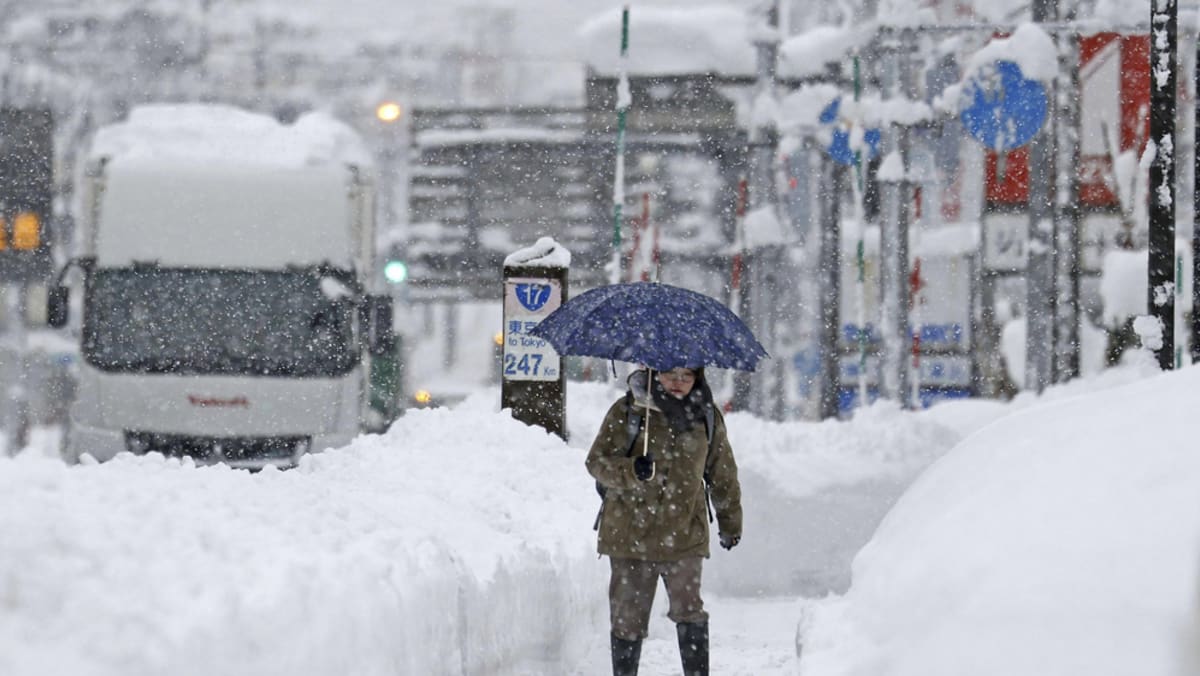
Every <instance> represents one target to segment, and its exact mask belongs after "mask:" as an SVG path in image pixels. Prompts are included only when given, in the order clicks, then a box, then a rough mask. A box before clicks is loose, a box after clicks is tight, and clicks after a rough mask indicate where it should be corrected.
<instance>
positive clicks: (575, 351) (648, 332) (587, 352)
mask: <svg viewBox="0 0 1200 676" xmlns="http://www.w3.org/2000/svg"><path fill="white" fill-rule="evenodd" d="M530 333H531V334H532V335H533V336H536V337H538V338H544V339H545V340H547V341H549V343H550V344H551V345H553V346H554V349H555V350H556V351H558V353H559V354H562V355H574V356H580V357H601V358H603V359H613V360H617V361H625V362H633V363H637V364H645V365H646V366H649V367H650V368H652V369H654V370H656V371H670V370H671V369H673V368H677V367H686V368H699V367H702V366H716V367H718V368H731V369H739V370H742V371H753V370H754V369H755V367H756V366H757V365H758V361H759V360H760V359H762V358H763V357H766V356H767V351H766V350H764V349H763V347H762V345H760V344H759V343H758V341H757V340H755V338H754V334H753V333H751V332H750V329H749V328H747V327H746V324H745V323H743V322H742V320H741V319H739V318H738V316H737V315H735V314H733V313H732V312H730V311H729V309H728V308H726V307H725V306H724V305H722V304H720V303H719V302H717V301H716V300H714V299H712V298H709V297H708V296H705V295H703V294H699V293H696V292H695V291H689V290H687V289H681V288H679V287H677V286H671V285H669V284H659V283H656V282H633V283H629V284H613V285H610V286H602V287H599V288H596V289H592V290H590V291H587V292H585V293H582V294H580V295H578V296H576V297H574V298H572V299H570V300H569V301H567V302H566V303H563V304H562V306H560V307H559V308H558V309H557V310H555V311H554V312H552V313H550V315H549V316H548V317H546V318H545V319H543V320H542V321H541V323H539V324H538V325H537V326H536V327H534V329H533V330H532V331H531V332H530Z"/></svg>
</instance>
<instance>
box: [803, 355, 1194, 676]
mask: <svg viewBox="0 0 1200 676" xmlns="http://www.w3.org/2000/svg"><path fill="white" fill-rule="evenodd" d="M1198 406H1200V369H1187V370H1184V371H1180V372H1175V373H1170V374H1165V375H1160V376H1156V377H1154V378H1151V379H1147V380H1141V381H1138V382H1135V383H1132V384H1129V385H1126V386H1123V387H1118V388H1113V389H1109V390H1107V391H1101V392H1095V393H1091V394H1086V395H1084V396H1078V397H1073V398H1067V399H1063V400H1060V401H1056V402H1053V403H1049V404H1043V405H1039V406H1036V407H1031V408H1029V409H1028V410H1025V411H1023V412H1019V413H1016V414H1012V415H1010V416H1009V417H1007V418H1005V419H1002V420H1000V421H998V422H996V423H995V424H993V425H991V426H989V427H987V428H985V429H984V430H981V431H980V432H978V433H976V434H975V435H973V436H971V437H969V438H968V439H967V440H966V441H965V442H964V443H963V444H961V445H960V446H958V447H957V448H956V449H955V450H954V451H952V452H951V453H950V454H948V455H947V456H946V457H944V458H943V459H941V460H940V461H938V462H937V463H935V464H934V465H933V466H932V467H931V468H930V469H929V470H928V471H927V472H926V473H925V474H924V475H922V476H921V477H920V478H919V479H918V480H917V481H916V482H915V483H914V484H913V486H912V487H911V488H910V489H909V491H908V492H907V493H906V494H905V495H904V497H903V498H902V499H901V501H900V503H899V504H898V505H897V506H896V508H895V509H894V510H892V512H891V513H889V514H888V516H887V518H886V519H885V520H884V522H883V524H882V525H881V526H880V528H879V530H878V532H877V533H876V535H875V537H874V538H873V539H872V540H871V542H870V543H869V544H868V545H867V546H866V547H865V548H864V549H863V550H862V552H861V553H860V554H859V555H858V557H857V558H856V559H855V562H854V583H853V586H852V587H851V589H850V591H849V593H848V594H847V595H846V596H845V597H842V598H840V599H836V600H833V601H829V602H824V603H821V604H818V605H816V606H815V607H813V608H812V609H811V610H812V613H811V615H810V616H809V617H808V618H807V619H806V621H805V622H804V624H803V625H802V629H803V636H802V642H803V653H802V657H801V664H800V669H801V671H802V673H804V674H805V675H806V676H829V675H834V674H836V675H839V676H851V675H858V674H863V675H865V674H892V675H897V676H899V675H907V674H920V675H921V676H939V675H945V676H959V675H961V674H972V676H989V675H991V674H995V675H996V676H1009V675H1011V674H1064V675H1066V674H1072V675H1073V674H1089V675H1091V676H1105V675H1108V674H1112V675H1114V676H1116V675H1122V676H1124V675H1127V674H1146V675H1167V674H1182V673H1187V672H1185V671H1184V670H1183V667H1182V661H1183V660H1184V659H1185V657H1184V654H1185V652H1186V651H1187V650H1189V649H1191V650H1194V646H1191V647H1190V648H1189V647H1188V645H1187V642H1186V640H1185V637H1186V636H1191V635H1194V627H1193V625H1194V623H1195V622H1196V617H1195V610H1194V606H1195V602H1196V591H1197V590H1196V587H1195V585H1196V575H1197V570H1200V556H1198V553H1200V509H1197V507H1198V505H1197V502H1198V500H1200V498H1198V497H1197V496H1198V495H1200V455H1197V454H1196V453H1195V448H1194V443H1193V439H1194V436H1195V431H1194V429H1193V426H1192V420H1193V417H1194V411H1195V410H1196V409H1197V407H1198Z"/></svg>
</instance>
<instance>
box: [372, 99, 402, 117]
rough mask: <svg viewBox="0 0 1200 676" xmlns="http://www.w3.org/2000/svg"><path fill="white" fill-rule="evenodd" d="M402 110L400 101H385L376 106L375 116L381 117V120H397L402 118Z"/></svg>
mask: <svg viewBox="0 0 1200 676" xmlns="http://www.w3.org/2000/svg"><path fill="white" fill-rule="evenodd" d="M402 112H403V111H402V110H401V109H400V104H399V103H396V102H395V101H384V102H383V103H381V104H379V106H377V107H376V108H375V117H377V118H379V121H380V122H395V121H396V120H399V119H400V115H401V113H402Z"/></svg>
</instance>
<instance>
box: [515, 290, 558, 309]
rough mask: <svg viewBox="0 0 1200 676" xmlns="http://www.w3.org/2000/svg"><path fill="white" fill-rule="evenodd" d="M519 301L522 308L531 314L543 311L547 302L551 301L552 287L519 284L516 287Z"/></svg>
mask: <svg viewBox="0 0 1200 676" xmlns="http://www.w3.org/2000/svg"><path fill="white" fill-rule="evenodd" d="M516 287H517V289H516V293H517V301H518V302H520V303H521V307H523V308H525V309H526V310H529V311H530V312H537V311H538V310H541V309H542V306H543V305H545V304H546V301H548V300H550V290H551V289H550V285H549V284H530V283H526V284H517V285H516Z"/></svg>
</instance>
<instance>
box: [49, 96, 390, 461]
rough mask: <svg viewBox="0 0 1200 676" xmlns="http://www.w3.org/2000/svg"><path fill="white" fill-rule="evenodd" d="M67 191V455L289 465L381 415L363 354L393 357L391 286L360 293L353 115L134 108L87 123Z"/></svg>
mask: <svg viewBox="0 0 1200 676" xmlns="http://www.w3.org/2000/svg"><path fill="white" fill-rule="evenodd" d="M81 195H82V198H81V199H82V209H81V211H82V213H83V217H82V228H81V230H80V232H79V233H78V234H77V236H76V253H77V256H76V257H75V258H72V259H71V261H70V262H68V263H67V265H65V266H64V267H63V269H62V272H61V273H60V274H59V278H58V284H57V285H56V286H55V287H54V288H52V289H51V291H50V294H49V297H50V300H49V303H48V317H49V319H50V323H51V325H53V326H59V327H61V326H64V325H66V324H67V322H68V314H69V313H68V304H69V300H70V298H69V289H68V287H67V286H65V282H66V281H67V280H68V279H70V278H71V276H69V275H68V272H69V271H70V269H71V268H72V267H78V268H79V269H81V270H82V271H83V284H82V294H81V307H82V312H81V315H82V320H81V326H80V336H81V345H80V348H81V349H80V352H81V356H82V359H81V362H82V363H81V364H80V369H79V376H78V378H79V382H78V386H77V389H76V398H75V401H74V402H73V403H72V406H71V409H70V416H69V423H68V425H67V429H66V431H65V441H64V449H63V450H64V455H65V457H66V458H67V459H68V460H78V459H79V458H80V457H81V456H82V455H83V454H85V453H86V454H90V455H91V456H93V457H94V458H96V459H98V460H105V459H109V458H111V457H113V456H114V455H116V454H117V453H120V452H122V451H130V452H133V453H145V452H148V451H159V452H162V453H164V454H167V455H174V456H190V457H192V458H193V459H196V460H197V461H198V462H225V463H227V464H230V465H234V466H248V467H261V466H264V465H267V464H273V465H281V466H286V465H291V464H294V463H295V462H296V461H297V460H298V458H299V456H300V455H302V454H304V453H306V452H309V451H320V450H323V449H326V448H336V447H339V446H343V445H345V444H346V443H348V442H349V441H350V440H351V439H352V438H353V437H354V436H355V435H357V434H359V433H360V432H361V431H363V430H364V429H367V428H369V427H370V426H371V424H372V422H375V423H378V422H379V420H378V415H379V412H373V411H372V409H371V407H370V399H371V396H370V392H369V388H370V379H371V378H370V375H371V367H372V363H371V362H372V359H373V358H378V359H381V360H386V359H387V358H388V357H389V356H390V355H392V351H393V346H394V338H393V337H392V334H391V330H392V327H391V303H390V300H389V299H388V298H387V297H385V296H380V295H373V294H371V293H369V291H370V290H371V289H372V288H373V287H374V286H375V284H376V279H375V275H374V259H375V257H374V217H373V213H374V208H373V203H374V199H373V198H374V187H373V181H372V162H371V159H370V156H369V154H368V153H367V152H366V150H365V149H364V147H363V145H362V142H361V140H360V139H359V137H358V136H357V135H356V134H355V133H354V132H353V131H352V130H351V129H350V128H349V127H347V126H345V125H343V124H342V123H340V122H337V121H336V120H334V119H333V118H331V117H328V116H326V115H323V114H319V113H314V114H309V115H306V116H302V117H301V118H299V119H298V120H296V121H295V122H294V123H292V124H288V125H284V124H280V123H278V122H276V121H275V120H274V119H272V118H269V117H266V116H262V115H257V114H253V113H248V112H245V111H241V110H237V109H234V108H230V107H225V106H208V105H179V106H167V105H161V106H146V107H142V108H138V109H135V110H133V111H132V113H131V114H130V116H129V118H128V120H127V121H125V122H122V123H119V124H114V125H111V126H108V127H104V128H102V129H100V130H99V131H98V132H97V134H96V136H95V138H94V141H93V143H92V145H91V148H90V151H89V154H88V158H87V165H86V176H85V177H84V178H83V190H82V191H81ZM373 415H374V416H375V417H374V419H373V418H372V416H373Z"/></svg>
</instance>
